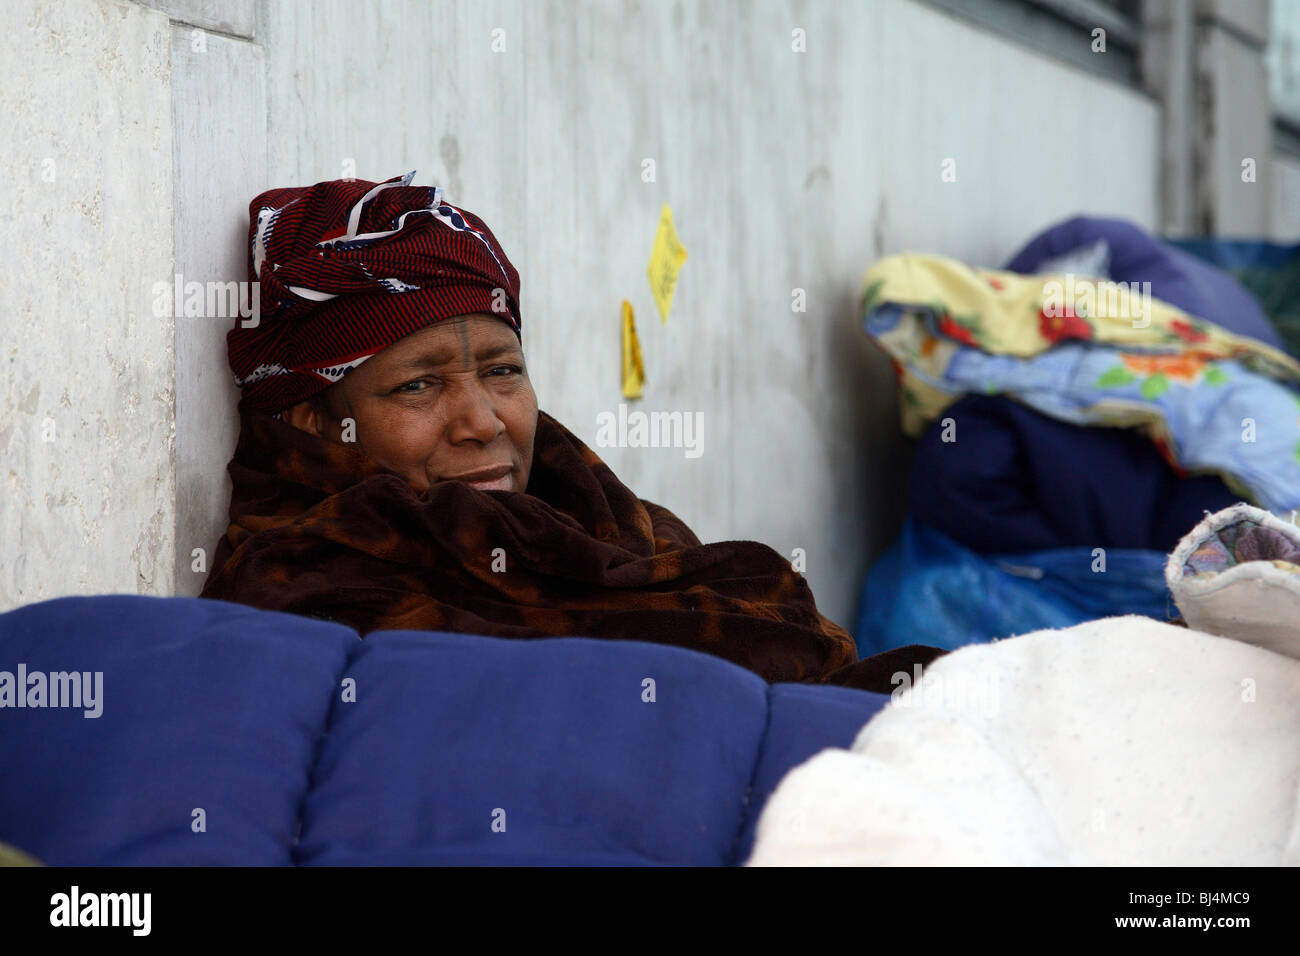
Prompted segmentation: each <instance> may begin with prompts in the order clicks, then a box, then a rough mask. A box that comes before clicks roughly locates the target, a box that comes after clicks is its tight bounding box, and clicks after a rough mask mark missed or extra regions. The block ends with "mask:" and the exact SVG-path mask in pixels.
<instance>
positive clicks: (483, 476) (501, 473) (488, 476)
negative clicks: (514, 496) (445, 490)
mask: <svg viewBox="0 0 1300 956" xmlns="http://www.w3.org/2000/svg"><path fill="white" fill-rule="evenodd" d="M514 470H515V469H514V466H513V465H494V466H493V467H491V468H477V469H475V470H474V471H465V472H461V473H460V474H459V475H448V476H447V477H445V478H442V479H440V480H442V481H463V482H465V483H466V484H468V485H470V486H471V487H473V488H477V489H478V490H479V491H510V490H511V489H512V488H513V486H514V480H513V478H512V477H511V473H512V472H513V471H514Z"/></svg>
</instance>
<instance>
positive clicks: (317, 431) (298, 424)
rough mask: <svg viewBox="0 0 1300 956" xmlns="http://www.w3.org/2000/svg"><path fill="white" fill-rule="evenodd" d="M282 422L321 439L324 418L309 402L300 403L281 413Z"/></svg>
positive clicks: (323, 431) (323, 430)
mask: <svg viewBox="0 0 1300 956" xmlns="http://www.w3.org/2000/svg"><path fill="white" fill-rule="evenodd" d="M281 414H282V416H283V417H284V420H285V421H286V422H288V423H289V424H290V425H292V426H293V427H294V428H297V429H298V430H300V431H304V432H307V433H309V434H312V435H315V436H316V437H317V438H321V437H323V435H324V433H325V429H324V425H325V422H324V416H323V415H322V414H321V411H320V409H319V408H317V407H316V406H315V405H314V404H312V402H310V401H302V402H299V403H298V404H297V405H294V406H292V407H291V408H287V409H285V410H284V412H282V413H281Z"/></svg>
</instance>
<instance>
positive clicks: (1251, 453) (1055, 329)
mask: <svg viewBox="0 0 1300 956" xmlns="http://www.w3.org/2000/svg"><path fill="white" fill-rule="evenodd" d="M862 313H863V316H864V320H865V324H866V330H867V332H868V334H869V335H870V336H871V337H872V340H873V341H874V342H875V343H876V344H877V345H878V346H879V347H880V348H881V349H883V350H884V352H885V353H886V355H888V356H889V359H890V362H891V364H892V365H893V367H894V371H895V374H896V375H897V377H898V381H899V390H900V412H901V418H902V422H901V424H902V429H903V432H904V433H905V434H907V435H908V436H909V437H913V438H915V437H919V436H920V434H921V433H922V432H923V431H924V430H925V429H926V427H928V426H929V425H930V424H931V423H932V422H935V421H937V420H941V419H942V417H943V412H944V410H945V409H946V408H947V407H948V406H949V405H950V404H952V403H953V402H954V401H956V400H957V399H958V398H959V397H961V396H962V395H964V394H967V393H972V392H975V393H984V394H1004V395H1007V396H1009V397H1011V398H1014V399H1016V400H1018V401H1021V402H1023V403H1025V404H1026V405H1028V406H1030V407H1032V408H1034V409H1036V410H1037V411H1039V412H1041V413H1043V414H1045V415H1048V416H1051V417H1053V418H1056V419H1059V420H1062V421H1068V422H1072V423H1074V424H1079V425H1100V426H1111V427H1132V428H1138V429H1141V430H1142V431H1143V432H1144V433H1145V434H1146V435H1147V436H1148V437H1150V439H1151V440H1152V441H1153V442H1154V443H1155V445H1156V447H1157V448H1158V449H1159V450H1160V452H1161V454H1162V455H1163V456H1164V457H1165V459H1166V460H1167V461H1168V462H1169V463H1170V465H1171V466H1172V467H1173V468H1174V469H1175V471H1177V472H1178V473H1179V474H1183V475H1186V474H1191V473H1196V472H1199V473H1207V472H1208V473H1217V474H1219V475H1221V476H1222V477H1223V479H1224V481H1225V482H1226V483H1227V484H1228V485H1229V487H1231V488H1232V489H1233V490H1234V491H1236V492H1238V493H1240V494H1241V495H1242V496H1243V498H1245V499H1248V500H1250V501H1252V502H1254V503H1256V504H1258V505H1259V506H1260V507H1263V508H1266V509H1268V510H1269V511H1273V512H1275V513H1278V514H1283V513H1289V512H1290V511H1291V510H1293V509H1298V508H1300V362H1297V361H1296V360H1295V359H1294V358H1292V357H1291V356H1289V355H1287V354H1286V353H1285V352H1282V351H1280V350H1278V349H1275V348H1273V347H1272V346H1269V345H1266V344H1264V343H1262V342H1259V341H1256V340H1255V339H1251V338H1246V337H1243V336H1239V335H1235V334H1233V333H1231V332H1229V331H1227V330H1226V329H1223V328H1222V327H1220V326H1218V325H1215V324H1214V323H1211V322H1208V321H1206V320H1204V319H1201V318H1198V317H1196V316H1192V315H1187V314H1186V313H1183V312H1180V311H1179V310H1177V309H1175V308H1174V307H1173V306H1170V305H1168V304H1167V303H1164V302H1161V301H1159V300H1157V299H1154V298H1152V297H1151V296H1150V294H1149V290H1144V289H1143V288H1141V287H1140V286H1139V284H1138V283H1127V284H1125V283H1114V282H1106V281H1101V280H1092V279H1088V278H1082V277H1077V276H1051V275H1048V276H1043V275H1037V276H1025V275H1019V274H1016V273H1011V272H1001V271H994V270H987V269H977V268H974V267H971V266H968V265H965V264H964V263H961V262H957V261H955V260H952V259H946V258H943V257H939V256H928V255H902V256H892V257H889V258H887V259H883V260H881V261H880V262H878V263H876V264H875V265H874V266H872V267H871V268H870V269H869V270H868V271H867V274H866V276H865V279H864V283H863V295H862ZM954 426H955V427H959V426H958V425H957V423H954ZM954 437H955V438H957V439H958V440H959V435H955V436H954Z"/></svg>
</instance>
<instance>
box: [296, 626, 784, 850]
mask: <svg viewBox="0 0 1300 956" xmlns="http://www.w3.org/2000/svg"><path fill="white" fill-rule="evenodd" d="M347 676H348V677H351V678H353V679H355V681H356V700H355V702H354V703H345V702H343V701H342V700H341V698H340V697H339V695H336V700H335V703H334V707H333V712H332V715H331V721H330V732H329V735H328V737H327V739H326V741H325V744H324V746H323V748H322V751H321V754H320V759H319V762H318V764H317V772H316V774H315V780H314V784H313V789H312V792H311V794H310V795H309V797H308V799H307V802H306V806H305V808H304V817H303V829H302V838H301V842H300V844H299V846H298V849H297V854H296V858H297V861H298V862H301V863H305V864H325V865H385V864H412V865H415V864H465V863H484V864H502V863H533V864H565V865H583V864H599V865H608V864H619V863H627V864H644V863H662V864H713V865H719V864H726V863H731V862H734V861H735V854H736V846H737V841H738V836H739V830H740V825H741V822H742V818H741V812H740V808H741V806H742V802H743V799H744V796H745V792H746V789H747V787H748V786H749V783H750V781H751V779H752V778H753V775H754V771H755V761H756V759H757V755H758V750H759V745H760V742H761V740H762V737H763V731H764V725H765V722H766V710H767V707H766V693H767V685H766V684H764V682H763V681H762V680H761V679H760V678H758V677H757V676H756V675H754V674H752V673H751V672H749V671H746V670H743V669H742V668H739V667H736V666H735V665H733V664H731V663H729V662H727V661H724V660H722V659H720V658H715V657H711V656H708V655H705V654H700V653H696V652H693V651H687V650H683V649H680V648H674V647H669V646H665V645H659V644H647V643H641V642H632V641H600V640H591V639H586V638H549V639H541V640H507V639H499V638H488V637H478V636H472V635H456V634H441V633H433V632H412V631H377V632H373V633H371V634H369V635H368V636H367V637H366V640H365V642H364V643H363V645H362V646H361V648H360V649H359V651H358V653H357V654H356V656H355V658H354V659H353V661H352V663H351V665H350V666H349V668H348V671H347ZM647 678H649V679H652V680H653V681H654V694H655V699H654V702H652V703H650V702H646V701H645V700H643V696H644V695H645V694H646V688H645V685H644V684H643V682H644V681H645V680H646V679H647ZM494 823H495V824H496V826H497V828H499V827H500V826H501V824H502V823H503V824H504V829H495V828H494Z"/></svg>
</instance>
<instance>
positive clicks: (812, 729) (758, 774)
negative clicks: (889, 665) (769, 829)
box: [736, 684, 890, 863]
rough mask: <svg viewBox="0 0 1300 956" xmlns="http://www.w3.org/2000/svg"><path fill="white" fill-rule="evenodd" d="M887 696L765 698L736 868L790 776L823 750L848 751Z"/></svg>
mask: <svg viewBox="0 0 1300 956" xmlns="http://www.w3.org/2000/svg"><path fill="white" fill-rule="evenodd" d="M889 699H890V698H889V695H888V694H873V693H870V692H869V691H865V690H852V689H850V688H847V687H814V686H809V685H807V684H773V685H772V687H771V688H770V689H769V692H768V706H769V708H770V712H769V716H768V727H767V736H766V739H765V740H764V746H763V752H762V754H761V755H760V756H759V760H758V766H757V768H756V769H755V771H754V781H753V784H752V786H751V788H750V794H749V798H748V800H746V802H745V820H744V824H743V825H742V827H741V831H740V841H739V845H738V846H737V853H736V862H737V863H743V862H744V861H745V860H747V859H748V858H749V854H750V853H751V852H752V851H753V849H754V831H755V829H756V828H757V826H758V818H759V815H760V813H761V812H762V809H763V805H764V804H765V803H767V799H768V797H770V796H771V795H772V791H774V790H775V789H776V786H777V784H779V783H780V782H781V778H782V777H784V776H785V775H786V774H787V773H788V772H789V771H790V770H792V769H794V768H795V767H797V766H798V765H799V764H801V763H803V762H804V761H805V760H807V759H808V758H809V757H812V756H813V755H814V754H817V753H819V752H820V751H822V750H824V749H826V748H827V747H843V748H847V747H849V746H851V745H852V744H853V741H854V739H855V738H856V737H857V736H858V732H859V731H860V730H862V728H863V726H865V725H866V723H867V721H869V720H870V719H871V718H872V717H874V716H875V715H876V714H877V713H878V712H879V711H880V709H881V708H882V707H884V706H885V705H886V704H887V703H889Z"/></svg>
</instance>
